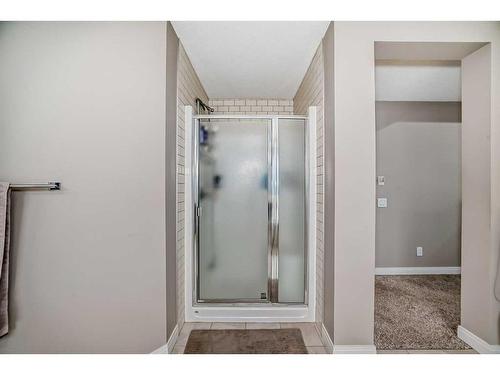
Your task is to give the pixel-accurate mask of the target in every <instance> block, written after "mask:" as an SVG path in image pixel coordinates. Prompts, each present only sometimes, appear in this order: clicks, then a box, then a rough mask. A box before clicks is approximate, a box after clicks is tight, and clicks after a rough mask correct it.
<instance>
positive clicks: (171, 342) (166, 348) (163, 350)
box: [151, 325, 179, 354]
mask: <svg viewBox="0 0 500 375" xmlns="http://www.w3.org/2000/svg"><path fill="white" fill-rule="evenodd" d="M177 337H179V326H178V325H175V327H174V330H173V331H172V334H171V335H170V338H169V339H168V341H167V343H166V344H165V345H163V346H160V347H159V348H158V349H156V350H155V351H153V352H151V354H170V353H172V352H173V350H174V346H175V342H176V341H177Z"/></svg>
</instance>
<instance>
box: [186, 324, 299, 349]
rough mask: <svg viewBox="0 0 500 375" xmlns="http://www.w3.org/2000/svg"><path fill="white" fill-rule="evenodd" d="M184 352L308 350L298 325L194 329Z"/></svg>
mask: <svg viewBox="0 0 500 375" xmlns="http://www.w3.org/2000/svg"><path fill="white" fill-rule="evenodd" d="M184 353H185V354H307V349H306V346H305V344H304V340H303V339H302V334H301V332H300V329H298V328H290V329H221V330H204V329H202V330H193V331H191V334H190V335H189V338H188V341H187V344H186V349H185V350H184Z"/></svg>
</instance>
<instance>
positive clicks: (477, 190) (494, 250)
mask: <svg viewBox="0 0 500 375" xmlns="http://www.w3.org/2000/svg"><path fill="white" fill-rule="evenodd" d="M497 49H498V47H497ZM491 53H492V47H491V45H487V46H485V47H483V48H481V49H479V50H478V51H476V52H474V53H472V54H471V55H469V56H467V57H465V58H464V59H463V60H462V100H463V119H462V120H463V130H462V131H463V138H462V150H463V165H462V176H463V182H462V190H463V209H462V290H461V292H462V293H461V298H462V304H461V306H462V309H461V325H462V326H463V327H464V328H466V329H467V330H469V331H470V332H472V333H473V334H475V335H477V336H479V337H481V338H482V339H483V340H485V341H486V342H488V343H490V344H497V345H498V344H500V303H499V301H497V300H495V296H494V284H495V277H496V275H497V272H498V271H497V266H498V243H497V242H495V241H494V240H495V239H498V233H495V232H496V231H498V230H499V229H498V228H499V227H498V224H499V223H498V221H496V222H495V221H494V220H495V219H494V214H497V213H498V212H499V204H498V198H497V200H496V202H495V195H494V192H495V191H497V190H496V189H495V188H494V187H495V185H494V183H495V176H496V177H497V178H498V172H497V170H498V165H496V163H495V161H496V158H495V157H494V156H495V155H496V154H497V153H498V151H497V150H495V149H494V148H493V149H492V146H491V144H490V142H491V143H493V144H495V142H499V134H498V130H495V128H494V127H492V125H493V124H492V123H491V120H492V119H491V103H492V97H491V95H492V94H491V91H490V90H491V77H492V76H491V75H492V65H491V64H492V62H491ZM497 54H498V52H497ZM497 82H498V81H497ZM496 107H498V106H496ZM497 145H498V143H497ZM497 158H498V156H497ZM497 183H498V182H497ZM496 186H497V187H498V185H496Z"/></svg>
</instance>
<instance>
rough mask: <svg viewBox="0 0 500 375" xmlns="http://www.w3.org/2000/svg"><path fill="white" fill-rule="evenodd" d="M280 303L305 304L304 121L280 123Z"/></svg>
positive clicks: (283, 121)
mask: <svg viewBox="0 0 500 375" xmlns="http://www.w3.org/2000/svg"><path fill="white" fill-rule="evenodd" d="M278 129H279V154H278V159H279V257H278V259H279V261H278V264H279V284H278V301H279V302H304V276H305V262H304V259H305V160H304V158H305V149H304V147H305V121H304V120H289V119H280V120H279V123H278Z"/></svg>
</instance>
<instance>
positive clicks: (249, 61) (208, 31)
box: [172, 21, 329, 98]
mask: <svg viewBox="0 0 500 375" xmlns="http://www.w3.org/2000/svg"><path fill="white" fill-rule="evenodd" d="M172 24H173V26H174V29H175V31H176V32H177V35H178V36H179V38H180V40H181V43H182V45H183V46H184V48H185V50H186V52H187V54H188V56H189V58H190V60H191V63H192V64H193V66H194V69H195V70H196V72H197V73H198V76H199V77H200V80H201V82H202V83H203V86H204V87H205V90H206V91H207V94H208V96H209V97H210V98H293V97H294V95H295V93H296V92H297V89H298V87H299V85H300V82H301V81H302V78H303V77H304V74H305V72H306V71H307V68H308V66H309V64H310V63H311V60H312V58H313V56H314V53H315V52H316V49H317V48H318V46H319V43H320V42H321V39H322V38H323V35H324V34H325V31H326V29H327V28H328V24H329V22H327V21H311V22H310V21H175V22H172Z"/></svg>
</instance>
